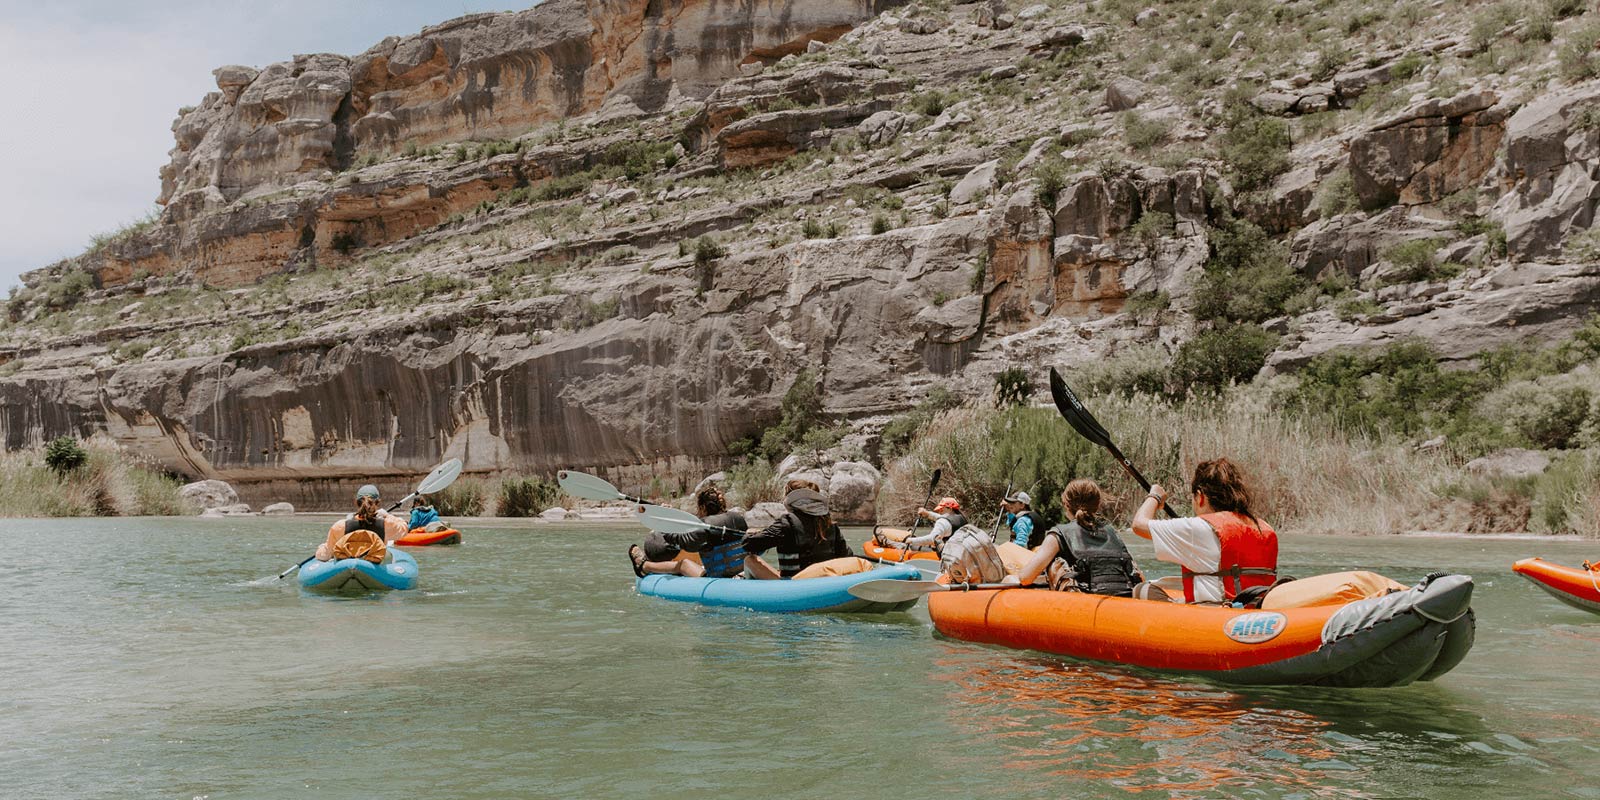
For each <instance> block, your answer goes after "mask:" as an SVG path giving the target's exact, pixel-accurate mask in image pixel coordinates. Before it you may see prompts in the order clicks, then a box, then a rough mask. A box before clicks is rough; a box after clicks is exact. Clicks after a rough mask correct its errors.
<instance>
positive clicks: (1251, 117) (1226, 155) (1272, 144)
mask: <svg viewBox="0 0 1600 800" xmlns="http://www.w3.org/2000/svg"><path fill="white" fill-rule="evenodd" d="M1224 124H1225V125H1226V126H1227V129H1226V130H1224V131H1223V133H1222V135H1221V137H1220V141H1221V151H1222V152H1221V155H1222V161H1223V163H1224V164H1226V165H1227V168H1228V173H1229V174H1230V175H1231V176H1232V177H1233V180H1234V183H1235V185H1236V186H1237V187H1238V188H1239V189H1240V190H1243V191H1253V190H1256V189H1263V188H1266V187H1267V186H1269V185H1271V183H1272V181H1273V180H1274V179H1275V178H1277V177H1278V176H1279V175H1282V174H1283V173H1285V172H1287V171H1288V170H1289V148H1290V144H1291V142H1290V138H1289V125H1288V123H1286V122H1284V121H1283V120H1281V119H1278V118H1277V117H1269V116H1266V115H1265V114H1262V113H1260V112H1258V111H1256V110H1255V109H1254V108H1251V107H1250V106H1248V105H1245V104H1238V105H1235V106H1234V107H1233V108H1232V110H1231V111H1230V112H1229V113H1228V114H1227V117H1226V119H1225V120H1224Z"/></svg>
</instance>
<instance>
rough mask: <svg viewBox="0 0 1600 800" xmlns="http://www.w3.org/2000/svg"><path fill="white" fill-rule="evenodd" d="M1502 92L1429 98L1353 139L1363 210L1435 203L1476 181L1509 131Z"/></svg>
mask: <svg viewBox="0 0 1600 800" xmlns="http://www.w3.org/2000/svg"><path fill="white" fill-rule="evenodd" d="M1498 101H1499V96H1498V95H1496V94H1495V93H1494V92H1491V91H1474V92H1466V93H1463V94H1459V95H1456V96H1455V97H1452V98H1450V99H1448V100H1428V101H1426V102H1423V103H1420V104H1418V105H1416V106H1413V107H1411V108H1409V109H1407V110H1405V111H1403V112H1401V113H1400V114H1398V115H1396V116H1395V117H1393V118H1391V119H1389V120H1386V121H1384V122H1381V123H1378V124H1377V125H1375V126H1373V127H1372V128H1371V129H1370V130H1368V131H1367V132H1366V133H1364V134H1362V135H1360V136H1357V137H1356V138H1355V139H1354V140H1353V141H1352V142H1351V143H1350V176H1351V178H1352V180H1353V181H1354V183H1355V191H1356V195H1357V196H1358V197H1359V198H1360V199H1361V204H1362V207H1364V208H1369V209H1373V208H1381V207H1383V206H1386V205H1389V204H1391V203H1395V202H1400V203H1405V204H1407V205H1416V204H1421V203H1432V202H1435V201H1437V200H1441V199H1443V198H1445V197H1447V196H1449V195H1451V194H1454V193H1455V192H1458V191H1460V190H1462V189H1466V188H1469V187H1472V186H1474V185H1476V184H1477V183H1478V182H1479V181H1480V180H1482V179H1483V176H1484V175H1485V174H1486V173H1488V172H1489V170H1490V168H1491V167H1493V166H1494V163H1495V157H1496V153H1497V151H1498V149H1499V147H1500V140H1501V139H1502V138H1503V137H1504V135H1505V128H1506V118H1507V116H1509V115H1508V113H1507V111H1506V109H1504V108H1502V107H1497V106H1496V105H1495V104H1496V103H1497V102H1498Z"/></svg>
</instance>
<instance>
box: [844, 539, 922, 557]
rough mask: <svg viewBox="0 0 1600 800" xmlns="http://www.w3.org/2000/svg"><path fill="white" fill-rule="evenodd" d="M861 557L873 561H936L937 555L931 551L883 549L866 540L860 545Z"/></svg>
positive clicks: (896, 548) (875, 543)
mask: <svg viewBox="0 0 1600 800" xmlns="http://www.w3.org/2000/svg"><path fill="white" fill-rule="evenodd" d="M861 555H862V557H863V558H869V559H872V560H873V561H889V562H893V563H899V562H901V561H938V560H939V554H938V553H935V552H933V551H932V550H901V549H900V548H898V547H883V546H881V545H879V544H878V543H877V542H875V541H873V540H871V539H868V540H867V541H866V544H863V545H861Z"/></svg>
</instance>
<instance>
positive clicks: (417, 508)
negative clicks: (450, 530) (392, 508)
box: [406, 494, 444, 531]
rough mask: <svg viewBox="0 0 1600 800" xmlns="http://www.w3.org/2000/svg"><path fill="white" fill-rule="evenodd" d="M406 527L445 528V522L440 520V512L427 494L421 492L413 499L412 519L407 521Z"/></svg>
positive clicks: (429, 529)
mask: <svg viewBox="0 0 1600 800" xmlns="http://www.w3.org/2000/svg"><path fill="white" fill-rule="evenodd" d="M406 528H407V529H409V530H413V531H415V530H426V531H441V530H444V523H443V522H440V521H439V512H438V510H437V509H435V508H434V507H433V502H432V501H431V500H429V499H428V496H427V495H425V494H419V495H417V499H415V500H412V501H411V520H410V521H409V522H407V523H406Z"/></svg>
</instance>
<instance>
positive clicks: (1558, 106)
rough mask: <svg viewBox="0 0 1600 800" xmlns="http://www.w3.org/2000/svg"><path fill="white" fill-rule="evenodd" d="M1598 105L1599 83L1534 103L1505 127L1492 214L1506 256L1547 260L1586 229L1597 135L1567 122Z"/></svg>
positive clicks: (1599, 189)
mask: <svg viewBox="0 0 1600 800" xmlns="http://www.w3.org/2000/svg"><path fill="white" fill-rule="evenodd" d="M1596 104H1600V81H1590V82H1588V83H1586V84H1583V85H1580V86H1577V87H1574V88H1572V89H1569V90H1566V91H1563V92H1557V93H1555V94H1551V95H1547V96H1545V97H1541V98H1539V99H1537V100H1535V101H1533V102H1531V103H1529V104H1527V105H1526V106H1523V107H1522V108H1521V109H1519V110H1518V111H1517V113H1516V114H1513V115H1512V116H1511V119H1509V120H1507V121H1506V157H1505V167H1504V173H1505V175H1504V180H1505V182H1506V184H1508V188H1509V191H1507V192H1506V193H1505V194H1504V195H1502V196H1501V199H1500V202H1499V203H1498V204H1497V205H1496V207H1495V214H1496V215H1497V216H1499V217H1500V218H1501V219H1503V220H1504V224H1505V231H1506V248H1507V250H1508V251H1509V252H1510V254H1511V255H1512V257H1514V258H1518V259H1527V260H1531V259H1537V258H1545V257H1549V256H1552V255H1554V254H1555V253H1557V252H1559V251H1560V249H1561V243H1562V241H1563V240H1564V239H1565V238H1566V236H1567V234H1568V233H1569V232H1572V231H1575V230H1583V229H1587V228H1590V227H1592V226H1593V225H1594V217H1595V208H1596V206H1597V204H1600V169H1597V168H1596V164H1597V163H1600V129H1594V128H1590V129H1588V130H1584V129H1581V128H1578V127H1577V126H1574V125H1573V124H1572V120H1573V117H1574V115H1575V114H1577V113H1578V112H1579V111H1580V110H1582V109H1586V108H1587V109H1591V110H1592V109H1593V108H1594V107H1595V106H1596Z"/></svg>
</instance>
